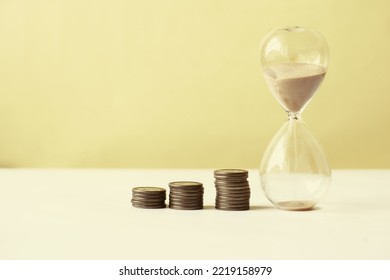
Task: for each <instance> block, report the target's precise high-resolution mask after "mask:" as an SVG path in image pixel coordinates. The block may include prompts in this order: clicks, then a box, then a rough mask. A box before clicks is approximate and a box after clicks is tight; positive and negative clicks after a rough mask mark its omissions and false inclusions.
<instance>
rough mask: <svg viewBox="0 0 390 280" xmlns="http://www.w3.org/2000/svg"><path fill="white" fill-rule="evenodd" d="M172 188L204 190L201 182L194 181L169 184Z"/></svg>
mask: <svg viewBox="0 0 390 280" xmlns="http://www.w3.org/2000/svg"><path fill="white" fill-rule="evenodd" d="M169 187H170V188H186V189H187V188H188V189H191V188H202V187H203V184H202V183H200V182H193V181H175V182H170V183H169Z"/></svg>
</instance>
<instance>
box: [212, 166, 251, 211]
mask: <svg viewBox="0 0 390 280" xmlns="http://www.w3.org/2000/svg"><path fill="white" fill-rule="evenodd" d="M214 178H215V187H216V190H217V196H216V198H215V208H216V209H219V210H231V211H241V210H249V199H250V193H251V191H250V188H249V182H248V171H247V170H243V169H218V170H215V171H214Z"/></svg>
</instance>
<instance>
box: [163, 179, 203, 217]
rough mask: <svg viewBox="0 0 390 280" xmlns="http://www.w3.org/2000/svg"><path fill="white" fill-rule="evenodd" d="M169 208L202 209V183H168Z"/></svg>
mask: <svg viewBox="0 0 390 280" xmlns="http://www.w3.org/2000/svg"><path fill="white" fill-rule="evenodd" d="M169 189H170V191H169V208H172V209H179V210H198V209H203V192H204V191H203V184H202V183H199V182H190V181H178V182H171V183H169Z"/></svg>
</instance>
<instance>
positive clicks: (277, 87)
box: [264, 63, 326, 113]
mask: <svg viewBox="0 0 390 280" xmlns="http://www.w3.org/2000/svg"><path fill="white" fill-rule="evenodd" d="M264 73H265V75H264V76H265V80H266V82H267V84H268V86H269V87H270V89H271V91H272V93H273V95H274V96H275V97H276V98H277V100H278V101H279V102H280V104H281V105H282V106H283V107H284V109H286V110H287V111H289V112H293V113H296V112H299V111H301V110H302V108H303V107H304V106H305V105H306V103H307V102H309V100H310V99H311V97H312V96H313V95H314V93H315V92H316V90H317V88H318V87H319V85H320V84H321V82H322V80H323V79H324V77H325V73H326V69H325V67H323V66H321V65H317V64H307V63H283V64H277V65H273V66H270V67H268V68H266V69H265V70H264Z"/></svg>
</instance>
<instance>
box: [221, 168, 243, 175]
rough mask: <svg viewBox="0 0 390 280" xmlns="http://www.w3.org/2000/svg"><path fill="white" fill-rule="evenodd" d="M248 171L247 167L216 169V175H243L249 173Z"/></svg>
mask: <svg viewBox="0 0 390 280" xmlns="http://www.w3.org/2000/svg"><path fill="white" fill-rule="evenodd" d="M247 174H248V171H247V170H245V169H229V168H225V169H217V170H214V175H222V176H226V175H227V176H242V175H247Z"/></svg>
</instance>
